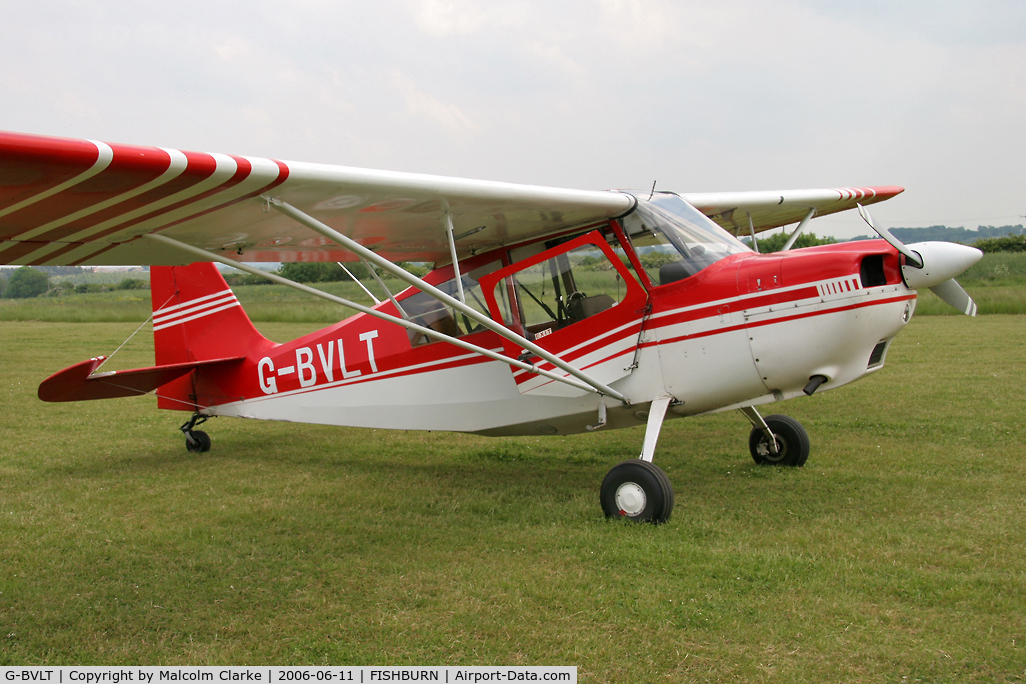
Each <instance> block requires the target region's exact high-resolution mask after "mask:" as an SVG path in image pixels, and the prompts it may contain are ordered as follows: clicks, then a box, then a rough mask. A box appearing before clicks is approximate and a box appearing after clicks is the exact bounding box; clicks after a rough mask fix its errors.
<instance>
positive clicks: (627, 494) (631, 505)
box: [616, 482, 648, 517]
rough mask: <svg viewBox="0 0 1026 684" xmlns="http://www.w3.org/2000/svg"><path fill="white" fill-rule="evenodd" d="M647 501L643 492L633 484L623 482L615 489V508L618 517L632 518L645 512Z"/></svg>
mask: <svg viewBox="0 0 1026 684" xmlns="http://www.w3.org/2000/svg"><path fill="white" fill-rule="evenodd" d="M646 503H648V499H647V497H646V496H645V490H644V489H642V488H641V487H640V486H639V485H637V484H635V483H633V482H624V483H623V484H622V485H620V486H619V487H617V488H616V507H617V509H619V511H620V515H626V516H631V517H634V516H636V515H638V514H639V513H641V512H642V511H643V510H645V504H646Z"/></svg>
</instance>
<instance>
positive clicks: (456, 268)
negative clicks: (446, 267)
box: [445, 209, 467, 304]
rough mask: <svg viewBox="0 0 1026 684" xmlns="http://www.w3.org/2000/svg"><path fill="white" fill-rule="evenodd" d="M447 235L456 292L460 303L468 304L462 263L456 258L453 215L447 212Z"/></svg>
mask: <svg viewBox="0 0 1026 684" xmlns="http://www.w3.org/2000/svg"><path fill="white" fill-rule="evenodd" d="M445 233H446V235H447V236H448V237H449V254H450V255H451V256H452V274H453V278H455V279H456V292H457V293H458V294H459V296H460V301H461V302H463V303H464V304H466V303H467V297H466V295H464V294H463V276H461V275H460V261H459V259H457V258H456V238H454V237H453V236H452V214H450V213H449V210H448V209H446V210H445Z"/></svg>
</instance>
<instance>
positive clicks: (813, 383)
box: [802, 375, 829, 397]
mask: <svg viewBox="0 0 1026 684" xmlns="http://www.w3.org/2000/svg"><path fill="white" fill-rule="evenodd" d="M828 379H829V378H827V376H825V375H813V376H812V377H811V378H809V384H808V385H806V386H805V389H803V390H802V391H803V392H805V394H806V395H807V396H810V397H811V396H812V393H813V392H815V391H816V390H818V389H819V386H820V385H822V384H823V383H824V382H826V381H827V380H828Z"/></svg>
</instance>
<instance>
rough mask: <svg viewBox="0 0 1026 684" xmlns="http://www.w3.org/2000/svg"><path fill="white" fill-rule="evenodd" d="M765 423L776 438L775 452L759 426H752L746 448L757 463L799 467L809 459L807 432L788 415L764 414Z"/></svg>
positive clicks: (809, 446) (809, 447)
mask: <svg viewBox="0 0 1026 684" xmlns="http://www.w3.org/2000/svg"><path fill="white" fill-rule="evenodd" d="M766 425H767V426H769V429H770V432H772V433H773V435H774V436H775V437H776V438H777V453H775V454H774V453H773V451H772V450H771V449H770V443H769V438H768V437H766V435H765V433H764V432H763V431H762V430H760V429H759V428H752V434H751V435H750V436H749V437H748V449H749V451H751V452H752V458H753V459H754V460H755V462H756V463H758V464H759V465H781V466H790V467H793V468H800V467H802V466H803V465H805V462H806V461H807V460H809V451H810V450H811V445H810V444H809V433H807V432H806V431H805V428H803V427H802V424H801V423H799V422H798V421H797V420H795V419H794V418H791V417H790V416H781V415H773V416H766Z"/></svg>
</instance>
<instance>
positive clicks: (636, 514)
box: [599, 459, 673, 524]
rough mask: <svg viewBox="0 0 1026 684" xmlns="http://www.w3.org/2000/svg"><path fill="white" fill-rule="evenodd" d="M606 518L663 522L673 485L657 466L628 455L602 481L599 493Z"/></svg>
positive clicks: (670, 508) (668, 513)
mask: <svg viewBox="0 0 1026 684" xmlns="http://www.w3.org/2000/svg"><path fill="white" fill-rule="evenodd" d="M599 498H600V500H601V502H602V511H603V512H604V513H605V514H606V517H607V518H626V519H627V520H632V521H634V522H650V523H655V524H659V523H664V522H666V521H667V520H669V519H670V514H671V513H672V512H673V486H672V485H671V484H670V478H668V477H666V473H664V472H663V471H662V469H660V468H659V466H657V465H655V464H653V463H649V462H648V461H642V460H641V459H632V460H630V461H624V462H623V463H621V464H619V465H617V466H616V467H614V468H613V469H612V470H610V471H609V474H608V475H606V479H605V480H603V481H602V490H601V493H600V496H599Z"/></svg>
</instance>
